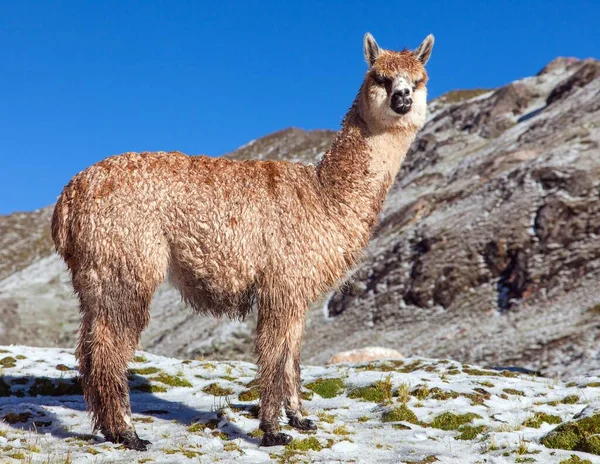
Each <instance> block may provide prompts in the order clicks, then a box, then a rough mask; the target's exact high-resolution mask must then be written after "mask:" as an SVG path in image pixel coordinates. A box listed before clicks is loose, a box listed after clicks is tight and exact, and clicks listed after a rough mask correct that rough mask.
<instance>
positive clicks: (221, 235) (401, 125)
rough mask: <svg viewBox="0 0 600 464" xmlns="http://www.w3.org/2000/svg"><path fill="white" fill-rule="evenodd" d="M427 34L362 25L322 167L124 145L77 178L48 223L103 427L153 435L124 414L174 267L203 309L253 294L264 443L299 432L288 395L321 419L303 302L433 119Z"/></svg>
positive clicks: (192, 302)
mask: <svg viewBox="0 0 600 464" xmlns="http://www.w3.org/2000/svg"><path fill="white" fill-rule="evenodd" d="M433 41H434V39H433V36H432V35H429V36H428V37H427V38H426V39H425V40H424V41H423V42H422V43H421V45H420V46H419V47H418V48H417V49H416V51H410V50H403V51H400V52H395V51H389V50H383V49H380V48H379V46H378V45H377V43H376V42H375V39H374V38H373V36H372V35H371V34H368V33H367V34H366V35H365V38H364V54H365V58H366V61H367V63H368V71H367V73H366V76H365V79H364V81H363V83H362V86H361V88H360V91H359V92H358V95H357V97H356V99H355V101H354V103H353V104H352V107H351V108H350V110H349V111H348V113H347V114H346V116H345V118H344V120H343V123H342V128H341V130H340V131H339V132H338V134H337V136H336V137H335V139H334V141H333V143H332V145H331V148H330V149H329V150H328V151H327V153H326V154H325V155H324V157H323V159H322V161H320V162H319V163H318V164H317V165H316V166H312V165H303V164H299V163H291V162H283V161H233V160H228V159H223V158H210V157H207V156H186V155H184V154H182V153H179V152H171V153H164V152H157V153H125V154H122V155H118V156H113V157H109V158H107V159H105V160H104V161H101V162H99V163H97V164H94V165H92V166H91V167H89V168H87V169H85V170H84V171H82V172H81V173H79V174H77V175H76V176H75V177H74V178H73V179H72V180H71V181H70V182H69V184H68V185H67V186H66V187H65V188H64V190H63V192H62V193H61V195H60V196H59V198H58V201H57V203H56V207H55V209H54V215H53V218H52V237H53V240H54V244H55V246H56V250H57V251H58V253H59V254H60V255H61V256H62V257H63V259H64V260H65V262H66V264H67V266H68V267H69V270H70V272H71V276H72V282H73V287H74V289H75V292H76V293H77V295H78V298H79V302H80V309H81V313H82V321H81V327H80V337H79V343H78V346H77V350H76V355H77V358H78V362H79V371H80V375H81V384H82V387H83V392H84V397H85V400H86V403H87V407H88V410H89V411H90V413H91V417H92V423H93V427H94V430H100V431H101V432H102V434H103V435H104V436H105V438H106V439H107V440H109V441H113V442H117V443H123V444H124V445H125V446H126V447H127V448H130V449H135V450H146V449H147V445H148V444H149V443H150V442H149V441H147V440H142V439H140V438H139V437H138V435H137V433H136V431H135V428H134V425H133V422H132V420H131V409H130V403H129V389H128V384H127V365H128V362H129V361H130V360H131V359H132V357H133V354H134V351H135V349H136V347H137V346H138V344H139V340H140V335H141V332H142V330H143V329H144V328H145V327H146V326H147V324H148V322H149V317H150V316H149V305H150V300H151V298H152V296H153V293H154V291H155V290H156V288H157V286H158V285H159V284H160V283H161V282H162V281H163V279H164V278H165V277H166V275H167V272H168V274H169V278H170V280H171V282H172V283H173V284H174V285H175V286H176V287H177V288H178V290H179V291H180V292H181V295H182V297H183V299H184V300H185V301H186V302H187V304H188V305H189V306H191V307H192V308H193V309H194V310H196V311H199V312H202V313H210V314H213V315H215V316H224V315H225V316H229V317H232V318H243V317H244V316H245V315H246V314H247V313H248V312H249V311H250V309H251V308H252V307H253V305H254V304H255V303H256V306H257V308H258V309H257V311H258V324H257V332H256V354H257V361H258V366H259V382H260V396H261V407H260V416H259V418H260V429H261V430H262V431H263V432H264V435H263V438H262V442H261V445H262V446H274V445H285V444H287V443H289V442H290V441H291V439H292V437H291V436H290V435H288V434H284V433H281V432H280V427H279V419H280V412H281V407H282V405H283V406H284V408H285V412H286V415H287V418H288V420H289V424H290V425H291V426H292V427H294V428H296V429H299V430H316V428H317V426H316V424H315V423H314V422H313V421H312V420H310V419H308V418H305V417H303V416H302V413H301V401H300V345H301V338H302V333H303V329H304V319H305V313H306V311H307V307H308V304H309V303H310V302H312V301H314V300H315V299H316V298H317V297H318V296H319V295H321V294H322V293H324V292H325V291H327V290H328V289H331V288H332V287H334V286H335V285H337V284H339V282H340V281H341V279H342V278H343V277H344V276H345V275H346V273H347V272H348V271H349V269H350V268H352V267H353V266H354V265H355V264H356V263H357V260H358V259H359V257H360V253H361V250H362V249H363V248H364V247H365V246H366V245H367V242H368V240H369V238H370V234H371V232H372V230H373V227H374V226H375V224H376V221H377V217H378V214H379V212H380V210H381V208H382V204H383V201H384V198H385V196H386V194H387V192H388V189H389V188H390V186H391V184H392V182H393V180H394V178H395V176H396V174H397V173H398V170H399V169H400V165H401V163H402V161H403V159H404V157H405V155H406V152H407V151H408V148H409V146H410V145H411V143H412V142H413V140H414V138H415V135H416V133H417V131H418V130H419V129H420V128H421V127H422V126H423V124H424V123H425V116H426V94H427V90H426V86H425V84H426V82H427V73H426V71H425V68H424V66H425V64H426V63H427V61H428V60H429V57H430V55H431V51H432V47H433Z"/></svg>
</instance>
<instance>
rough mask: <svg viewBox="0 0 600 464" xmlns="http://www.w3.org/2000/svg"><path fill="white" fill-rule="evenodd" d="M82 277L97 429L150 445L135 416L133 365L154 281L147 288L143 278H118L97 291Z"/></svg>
mask: <svg viewBox="0 0 600 464" xmlns="http://www.w3.org/2000/svg"><path fill="white" fill-rule="evenodd" d="M76 282H77V280H76V279H74V285H75V288H76V290H77V291H78V293H79V296H80V301H81V311H82V312H83V320H82V325H81V332H80V338H79V345H78V347H77V357H78V360H79V371H80V374H81V383H82V387H83V394H84V398H85V401H86V403H87V406H88V410H89V411H90V413H91V415H92V422H93V427H94V430H100V431H101V432H102V434H103V435H104V436H105V438H106V439H107V440H108V441H112V442H115V443H123V444H124V445H125V446H126V447H127V448H130V449H135V450H145V449H146V445H147V444H149V443H150V442H148V441H146V440H141V439H140V438H139V437H138V435H137V433H136V431H135V428H134V426H133V422H132V420H131V408H130V403H129V386H128V384H127V364H128V362H129V361H130V360H131V358H132V357H133V354H134V352H135V349H136V347H137V345H138V343H139V339H140V334H141V332H142V330H143V329H144V328H145V327H146V325H147V324H148V321H149V303H150V299H151V297H152V292H153V289H154V285H146V286H145V287H146V289H145V290H142V287H143V285H142V284H140V283H127V284H124V283H121V284H117V283H115V282H113V283H112V285H110V286H109V285H108V284H103V285H100V286H99V287H98V288H99V289H101V290H100V292H97V291H96V292H94V293H95V294H91V293H92V292H91V291H90V288H89V287H85V286H81V285H77V283H76ZM95 290H97V289H95ZM151 290H152V291H151Z"/></svg>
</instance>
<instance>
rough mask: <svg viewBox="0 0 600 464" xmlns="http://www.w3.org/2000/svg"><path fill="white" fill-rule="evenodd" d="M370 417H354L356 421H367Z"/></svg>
mask: <svg viewBox="0 0 600 464" xmlns="http://www.w3.org/2000/svg"><path fill="white" fill-rule="evenodd" d="M369 419H370V417H369V416H360V417H359V418H358V419H356V420H357V421H358V422H368V421H369Z"/></svg>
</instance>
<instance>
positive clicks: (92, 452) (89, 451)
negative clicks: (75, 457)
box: [85, 446, 100, 456]
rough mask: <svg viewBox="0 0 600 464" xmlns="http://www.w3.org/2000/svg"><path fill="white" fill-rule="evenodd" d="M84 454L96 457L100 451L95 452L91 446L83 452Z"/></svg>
mask: <svg viewBox="0 0 600 464" xmlns="http://www.w3.org/2000/svg"><path fill="white" fill-rule="evenodd" d="M85 452H86V453H89V454H91V455H94V456H95V455H96V454H100V451H97V450H95V449H94V448H92V447H91V446H90V447H89V448H88V449H86V450H85Z"/></svg>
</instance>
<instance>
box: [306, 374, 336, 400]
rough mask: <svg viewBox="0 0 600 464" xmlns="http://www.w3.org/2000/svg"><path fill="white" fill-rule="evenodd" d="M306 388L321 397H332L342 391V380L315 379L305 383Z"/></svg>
mask: <svg viewBox="0 0 600 464" xmlns="http://www.w3.org/2000/svg"><path fill="white" fill-rule="evenodd" d="M306 388H308V389H309V390H312V391H314V392H315V393H316V394H317V395H319V396H321V397H322V398H333V397H335V396H338V395H339V394H341V393H342V392H343V391H344V382H343V381H342V379H338V378H333V379H317V380H315V381H314V382H310V383H308V384H306Z"/></svg>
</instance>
